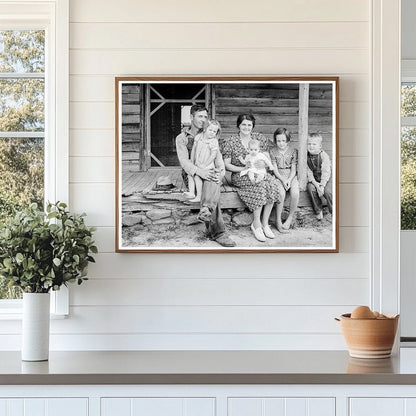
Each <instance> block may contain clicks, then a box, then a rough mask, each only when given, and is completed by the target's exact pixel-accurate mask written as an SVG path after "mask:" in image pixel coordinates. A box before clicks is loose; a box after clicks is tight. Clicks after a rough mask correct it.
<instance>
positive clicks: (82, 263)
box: [0, 202, 97, 361]
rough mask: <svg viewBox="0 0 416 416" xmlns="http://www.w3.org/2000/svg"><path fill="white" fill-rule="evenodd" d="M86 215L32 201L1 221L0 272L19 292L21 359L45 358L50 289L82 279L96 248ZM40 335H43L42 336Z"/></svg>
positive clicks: (63, 207) (34, 359) (47, 352)
mask: <svg viewBox="0 0 416 416" xmlns="http://www.w3.org/2000/svg"><path fill="white" fill-rule="evenodd" d="M84 217H85V214H81V215H78V214H72V213H70V212H69V211H68V209H67V206H66V204H64V203H61V202H57V203H55V204H52V203H48V204H47V206H46V213H45V212H43V211H40V210H39V209H38V207H37V205H36V204H32V205H30V206H28V207H27V208H25V209H23V210H22V211H19V212H17V213H16V214H15V215H14V217H11V218H9V219H8V220H7V221H6V222H5V223H4V224H1V225H0V276H1V277H2V278H3V279H5V280H6V282H7V283H8V285H10V286H17V287H19V288H21V289H22V291H23V325H22V333H23V342H22V359H23V360H25V361H42V360H47V359H48V355H49V312H50V299H49V298H50V296H49V292H50V291H51V290H59V289H60V287H61V286H62V285H65V286H67V285H68V283H69V282H77V283H78V284H81V283H82V282H83V280H86V279H87V278H86V275H87V268H88V264H89V262H94V258H93V257H92V255H91V254H92V253H97V247H96V246H95V245H94V241H93V238H92V234H93V231H94V228H91V227H87V226H86V224H85V222H84ZM41 334H43V335H41Z"/></svg>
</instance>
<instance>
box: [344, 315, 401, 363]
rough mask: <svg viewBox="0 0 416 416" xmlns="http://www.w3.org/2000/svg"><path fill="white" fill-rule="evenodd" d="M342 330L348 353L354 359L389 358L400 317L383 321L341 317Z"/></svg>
mask: <svg viewBox="0 0 416 416" xmlns="http://www.w3.org/2000/svg"><path fill="white" fill-rule="evenodd" d="M337 320H338V321H341V329H342V333H343V335H344V338H345V341H346V343H347V346H348V351H349V354H350V356H351V357H354V358H387V357H390V356H391V349H392V347H393V344H394V338H395V337H396V331H397V327H398V323H399V315H394V316H389V317H387V318H381V319H352V318H351V314H350V313H345V314H344V315H341V319H337Z"/></svg>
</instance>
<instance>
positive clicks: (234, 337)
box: [0, 332, 346, 351]
mask: <svg viewBox="0 0 416 416" xmlns="http://www.w3.org/2000/svg"><path fill="white" fill-rule="evenodd" d="M20 343H21V335H20V334H6V335H1V334H0V351H11V350H18V349H20V345H21V344H20ZM50 346H51V349H52V350H58V351H82V350H97V351H100V350H101V351H102V350H142V351H149V350H167V349H168V350H171V349H178V350H241V349H245V350H301V349H305V350H345V349H346V345H345V340H344V337H343V336H342V334H341V332H338V333H332V334H331V333H325V334H324V333H316V334H311V333H296V334H290V335H288V334H264V333H260V334H259V333H248V334H212V333H211V334H200V333H192V334H134V333H131V334H74V333H71V334H59V335H54V334H51V337H50Z"/></svg>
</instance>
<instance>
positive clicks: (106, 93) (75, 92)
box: [70, 74, 369, 102]
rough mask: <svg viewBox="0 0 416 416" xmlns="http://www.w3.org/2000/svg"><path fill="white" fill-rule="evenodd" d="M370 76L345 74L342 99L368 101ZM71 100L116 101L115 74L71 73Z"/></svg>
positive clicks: (341, 81)
mask: <svg viewBox="0 0 416 416" xmlns="http://www.w3.org/2000/svg"><path fill="white" fill-rule="evenodd" d="M368 91H369V85H368V77H367V76H366V75H365V74H363V75H354V74H345V75H342V77H341V78H340V80H339V97H340V101H365V102H367V101H368ZM70 100H71V101H93V102H102V101H110V102H114V76H112V75H96V74H93V75H71V77H70Z"/></svg>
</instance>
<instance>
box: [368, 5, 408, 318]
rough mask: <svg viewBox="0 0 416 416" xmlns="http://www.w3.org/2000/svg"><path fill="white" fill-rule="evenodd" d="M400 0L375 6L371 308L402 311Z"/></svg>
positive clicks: (373, 24)
mask: <svg viewBox="0 0 416 416" xmlns="http://www.w3.org/2000/svg"><path fill="white" fill-rule="evenodd" d="M400 6H401V2H400V0H399V1H397V0H373V2H372V13H371V15H372V34H370V36H372V54H371V55H372V62H371V72H372V75H373V76H372V86H371V89H372V91H371V97H372V105H371V109H370V111H371V114H370V117H371V120H372V179H373V180H372V190H371V205H372V206H371V211H372V212H371V214H372V236H371V243H372V256H371V291H370V293H371V301H370V304H371V306H372V308H373V309H376V310H380V311H383V312H387V313H399V312H400V146H399V145H398V144H399V143H400V45H401V43H400V41H401V39H400V33H401V22H400V19H401V7H400Z"/></svg>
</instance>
